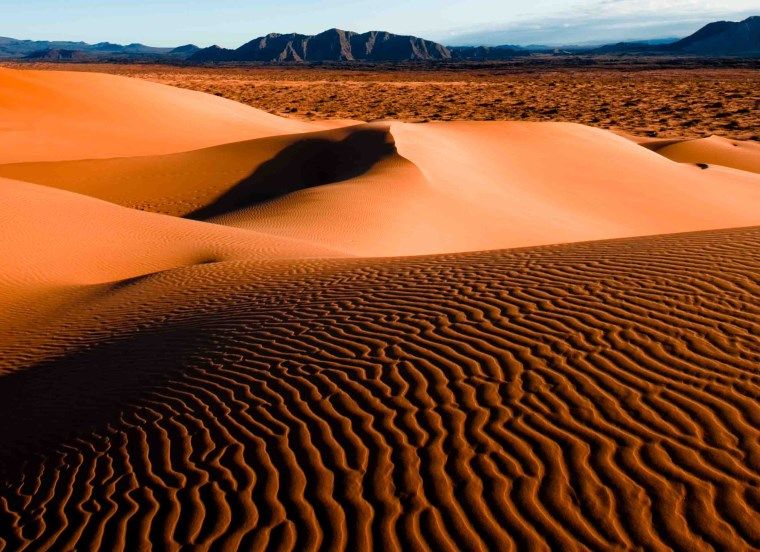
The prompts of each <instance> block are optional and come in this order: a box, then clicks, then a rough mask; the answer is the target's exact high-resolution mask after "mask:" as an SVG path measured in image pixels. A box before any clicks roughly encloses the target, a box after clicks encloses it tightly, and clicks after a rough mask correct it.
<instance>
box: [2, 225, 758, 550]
mask: <svg viewBox="0 0 760 552" xmlns="http://www.w3.org/2000/svg"><path fill="white" fill-rule="evenodd" d="M758 252H760V228H754V229H745V230H730V231H713V232H706V233H695V234H686V235H674V236H659V237H647V238H636V239H627V240H620V241H612V242H593V243H579V244H571V245H566V246H555V247H544V248H532V249H522V250H514V251H494V252H486V253H464V254H455V255H446V256H433V257H412V258H396V259H384V260H372V259H350V260H332V261H319V260H315V261H279V262H271V263H268V264H267V263H260V262H257V263H250V262H221V263H214V264H205V265H198V266H192V267H183V268H177V269H173V270H169V271H166V272H162V273H159V274H156V275H153V276H150V277H146V278H144V279H141V280H139V281H136V282H132V283H130V284H129V285H123V286H94V287H92V288H91V293H90V296H89V297H88V299H87V300H85V301H81V303H80V304H79V305H78V307H77V308H72V309H69V310H66V311H62V312H61V313H60V315H59V316H58V317H57V318H55V319H53V320H50V321H49V323H48V324H47V325H46V326H37V327H36V328H30V329H28V330H27V331H26V332H24V333H22V334H21V335H19V337H18V339H17V340H16V347H15V348H14V347H3V350H2V351H0V363H2V366H4V367H5V368H6V369H12V370H13V371H14V373H12V374H6V375H4V376H3V377H1V378H0V435H2V439H3V447H2V448H0V481H1V482H2V484H0V518H2V520H3V527H4V528H5V529H4V531H3V535H2V541H0V546H1V547H3V548H5V549H8V550H18V549H28V550H66V549H74V548H76V549H83V550H91V549H107V550H113V549H118V550H137V549H142V548H146V547H148V545H149V543H152V545H153V547H154V548H156V547H157V548H161V549H167V550H179V549H180V548H182V549H185V548H193V549H198V550H207V549H212V548H213V549H220V550H236V549H240V550H264V549H265V548H268V547H269V548H272V547H274V548H283V549H295V550H316V549H318V548H320V549H350V550H367V549H370V548H372V547H374V548H383V549H391V550H392V549H399V550H401V549H403V550H409V549H428V550H517V549H519V550H588V549H596V550H615V549H620V550H633V549H646V550H672V549H692V550H711V549H714V550H747V549H754V548H757V547H758V546H760V531H759V528H760V509H759V508H758V503H759V502H758V500H759V499H760V496H759V495H758V489H759V488H760V446H758V443H760V374H759V373H758V370H757V367H758V365H760V342H758V335H760V327H758V320H760V308H759V303H758V300H757V298H758V293H760V289H759V288H758V285H757V279H756V277H755V276H756V275H757V273H758V271H760V256H758ZM40 334H42V335H40ZM40 342H41V344H40V345H38V346H37V347H36V349H35V350H45V349H46V350H48V351H49V354H48V355H47V357H46V358H45V359H42V360H39V359H36V360H34V361H30V360H29V359H28V358H27V356H25V355H28V349H27V348H25V347H22V346H21V344H22V343H40Z"/></svg>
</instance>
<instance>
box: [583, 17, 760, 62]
mask: <svg viewBox="0 0 760 552" xmlns="http://www.w3.org/2000/svg"><path fill="white" fill-rule="evenodd" d="M590 53H594V54H604V53H629V54H633V53H641V54H669V55H699V56H748V57H749V56H751V57H754V56H760V16H756V15H755V16H752V17H748V18H747V19H745V20H744V21H738V22H736V21H715V22H713V23H708V24H707V25H705V26H704V27H702V28H701V29H699V30H698V31H697V32H695V33H694V34H691V35H689V36H687V37H686V38H682V39H681V40H676V41H674V42H671V43H669V44H651V43H649V44H647V43H643V42H620V43H618V44H606V45H604V46H600V47H598V48H594V49H592V50H590Z"/></svg>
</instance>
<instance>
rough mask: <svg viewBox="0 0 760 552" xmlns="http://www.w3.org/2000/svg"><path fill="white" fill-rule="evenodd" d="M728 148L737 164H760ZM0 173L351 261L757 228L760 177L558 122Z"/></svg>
mask: <svg viewBox="0 0 760 552" xmlns="http://www.w3.org/2000/svg"><path fill="white" fill-rule="evenodd" d="M712 145H713V144H712V143H710V144H706V145H705V146H704V147H703V149H705V148H706V149H708V150H709V151H713V150H710V147H711V146H712ZM715 146H716V148H722V147H723V145H722V144H721V143H716V144H715ZM670 147H671V148H672V147H678V146H670ZM732 147H733V146H732ZM735 149H742V152H741V153H740V154H739V153H737V155H741V156H742V159H744V158H746V159H747V163H745V164H749V165H751V163H752V162H756V161H752V160H753V159H760V152H758V151H755V150H754V149H753V148H752V147H750V146H747V147H744V148H738V147H737V148H735ZM716 151H717V150H716ZM719 155H722V154H721V153H720V152H717V153H715V156H719ZM726 155H727V154H726ZM753 155H754V157H753ZM708 157H709V156H708ZM711 159H712V158H711ZM0 176H5V177H9V178H15V179H20V180H25V181H30V182H36V183H40V184H45V185H48V186H55V187H60V188H64V189H68V190H71V191H75V192H78V193H84V194H88V195H93V196H96V197H99V198H102V199H105V200H108V201H112V202H116V203H119V204H121V205H125V206H128V207H133V208H138V209H143V210H150V211H157V212H162V213H166V214H171V215H178V216H186V217H190V218H196V219H203V220H209V221H212V222H215V223H219V224H222V225H228V226H238V227H242V228H247V229H251V230H255V231H258V232H263V233H266V234H272V235H278V236H282V237H287V238H293V239H298V240H305V241H309V242H312V243H314V244H316V245H319V246H322V247H327V248H332V249H338V250H341V251H347V252H350V253H351V254H354V255H359V256H362V255H364V256H392V255H416V254H427V253H442V252H453V251H471V250H481V249H497V248H504V247H522V246H530V245H543V244H550V243H556V242H557V241H562V242H571V241H583V240H592V239H607V238H617V237H625V236H636V235H647V234H659V233H668V232H679V231H689V230H705V229H715V228H725V227H731V226H746V225H751V224H757V223H758V222H760V217H759V216H758V206H760V175H758V174H754V173H752V172H747V171H741V170H732V169H728V168H724V167H711V168H710V169H708V170H704V169H702V168H700V167H698V166H696V165H694V164H692V163H674V162H672V161H669V160H668V159H665V158H663V157H662V156H661V155H657V154H656V153H654V152H652V151H650V150H648V149H646V148H642V147H640V146H638V145H636V144H634V143H632V142H630V141H628V140H625V139H623V138H621V137H619V136H617V135H614V134H612V133H610V132H606V131H603V130H598V129H593V128H590V127H585V126H581V125H574V124H569V123H521V122H513V123H509V122H507V123H504V122H499V123H484V122H477V123H432V124H424V125H412V124H402V123H375V124H370V125H355V126H350V127H344V128H340V129H334V130H328V131H322V132H312V133H306V134H295V135H287V136H276V137H270V138H261V139H258V140H252V141H246V142H239V143H233V144H225V145H221V146H216V147H212V148H208V149H202V150H197V151H191V152H187V153H179V154H174V155H165V156H150V157H137V158H121V159H111V160H95V161H70V162H63V163H21V164H11V165H0Z"/></svg>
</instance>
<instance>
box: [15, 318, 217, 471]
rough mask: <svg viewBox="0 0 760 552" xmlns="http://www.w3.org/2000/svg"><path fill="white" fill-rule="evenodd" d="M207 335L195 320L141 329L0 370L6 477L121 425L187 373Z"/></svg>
mask: <svg viewBox="0 0 760 552" xmlns="http://www.w3.org/2000/svg"><path fill="white" fill-rule="evenodd" d="M206 338H207V335H206V333H205V332H204V331H202V330H201V329H200V328H198V327H195V326H194V325H192V324H190V325H183V324H172V325H168V326H164V327H156V328H152V329H150V330H149V331H137V332H134V333H130V334H127V335H124V336H121V337H118V338H115V339H110V340H107V341H104V342H101V343H97V344H95V345H92V346H89V347H84V348H82V349H80V350H79V351H76V352H74V353H71V354H67V355H64V356H63V357H60V358H55V359H51V360H48V361H44V362H41V363H39V364H37V365H34V366H30V367H28V368H25V369H23V370H20V371H18V372H11V373H6V374H3V375H2V376H0V436H1V437H0V443H1V444H2V447H0V477H5V476H8V475H9V472H13V471H14V470H17V469H20V468H22V467H23V464H24V460H26V459H28V458H30V457H31V455H35V454H40V453H42V454H51V453H54V452H55V451H58V450H60V447H61V445H62V444H63V443H65V442H67V441H69V440H70V439H76V438H77V436H80V435H87V434H90V433H91V432H93V431H102V430H104V429H105V428H107V427H108V426H109V425H110V424H112V423H118V421H119V417H120V415H122V414H123V413H124V412H125V411H128V410H129V409H130V407H131V406H135V405H137V404H141V403H143V402H144V400H145V399H146V397H147V398H150V397H151V392H152V391H156V390H159V389H163V388H164V387H165V385H166V382H167V380H169V379H171V378H178V377H181V376H182V374H183V373H184V372H185V370H186V367H187V366H188V365H189V364H192V360H191V357H192V359H195V360H196V361H197V357H198V351H199V350H200V351H203V350H205V349H204V344H205V343H207V341H206Z"/></svg>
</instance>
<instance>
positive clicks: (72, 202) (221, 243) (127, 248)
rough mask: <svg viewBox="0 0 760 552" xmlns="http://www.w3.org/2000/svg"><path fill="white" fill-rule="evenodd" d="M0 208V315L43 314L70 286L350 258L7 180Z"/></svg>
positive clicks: (2, 181)
mask: <svg viewBox="0 0 760 552" xmlns="http://www.w3.org/2000/svg"><path fill="white" fill-rule="evenodd" d="M0 205H1V206H2V207H0V235H2V236H3V239H2V240H0V311H7V310H8V309H10V308H11V307H12V306H16V307H17V308H22V310H23V311H24V312H26V313H27V314H28V313H30V312H32V311H36V310H45V309H47V307H48V305H47V303H48V302H50V303H51V304H58V303H59V301H58V299H60V297H58V296H56V294H59V295H60V294H62V293H63V292H64V291H65V290H67V289H70V288H71V287H72V286H76V285H84V284H96V283H103V282H116V281H120V280H124V279H128V278H133V277H139V276H142V275H145V274H149V273H152V272H157V271H161V270H166V269H169V268H175V267H178V266H191V265H196V264H203V263H213V262H219V261H222V260H230V259H267V260H271V259H277V258H301V259H303V258H310V257H336V256H346V254H345V253H342V252H338V251H332V250H329V249H326V248H323V247H319V246H314V245H313V244H307V243H302V242H298V241H297V240H290V239H287V238H280V237H276V236H269V235H265V234H261V233H257V232H250V231H243V230H238V229H236V228H229V227H224V226H218V225H212V224H206V223H203V222H196V221H191V220H184V219H180V218H175V217H170V216H166V215H160V214H156V213H145V212H140V211H136V210H133V209H126V208H124V207H120V206H117V205H113V204H111V203H107V202H105V201H101V200H98V199H94V198H90V197H86V196H83V195H79V194H73V193H70V192H65V191H61V190H56V189H52V188H48V187H43V186H37V185H34V184H28V183H26V182H17V181H13V180H7V179H0ZM19 305H21V306H19ZM2 320H3V317H2V315H0V322H2ZM11 323H12V322H8V324H11Z"/></svg>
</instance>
